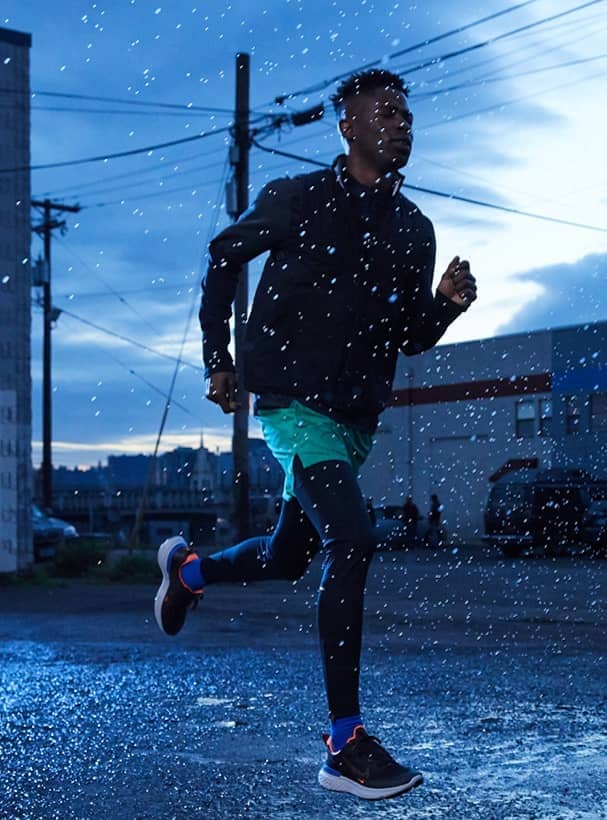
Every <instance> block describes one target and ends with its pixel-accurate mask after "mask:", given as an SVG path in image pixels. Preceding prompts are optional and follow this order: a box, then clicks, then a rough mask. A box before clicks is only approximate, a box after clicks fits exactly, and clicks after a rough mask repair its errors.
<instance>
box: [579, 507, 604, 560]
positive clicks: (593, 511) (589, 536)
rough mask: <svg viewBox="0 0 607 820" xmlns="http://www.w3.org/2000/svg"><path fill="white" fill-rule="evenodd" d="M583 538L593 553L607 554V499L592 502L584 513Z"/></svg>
mask: <svg viewBox="0 0 607 820" xmlns="http://www.w3.org/2000/svg"><path fill="white" fill-rule="evenodd" d="M582 537H583V540H584V543H585V544H587V545H588V546H589V547H590V548H591V549H592V550H593V551H595V552H599V553H602V554H606V553H607V499H604V498H603V499H597V500H596V501H592V502H591V504H590V506H589V507H588V509H587V510H586V512H585V513H584V519H583V522H582Z"/></svg>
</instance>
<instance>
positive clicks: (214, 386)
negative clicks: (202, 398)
mask: <svg viewBox="0 0 607 820" xmlns="http://www.w3.org/2000/svg"><path fill="white" fill-rule="evenodd" d="M206 392H207V399H209V401H212V402H214V403H215V404H218V405H219V406H220V407H221V409H222V410H223V412H224V413H234V412H235V411H236V410H238V408H239V407H240V404H239V403H238V402H237V401H236V374H235V373H232V371H228V372H225V373H213V375H212V376H211V378H210V379H207V391H206Z"/></svg>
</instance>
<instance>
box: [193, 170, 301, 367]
mask: <svg viewBox="0 0 607 820" xmlns="http://www.w3.org/2000/svg"><path fill="white" fill-rule="evenodd" d="M293 200H294V180H291V179H286V178H283V179H278V180H274V182H270V183H269V184H268V185H266V186H265V187H264V188H262V190H261V192H260V193H259V195H258V197H257V199H256V200H255V202H254V204H253V205H252V206H251V207H250V208H249V209H248V210H247V211H245V212H244V213H243V214H242V216H241V217H240V218H239V219H238V221H237V222H235V223H234V224H233V225H230V226H229V227H228V228H226V229H225V230H224V231H222V232H221V233H219V234H218V235H217V236H216V237H215V238H214V239H213V240H212V241H211V243H210V245H209V264H208V268H207V271H206V274H205V276H204V278H203V280H202V298H201V303H200V312H199V318H200V327H201V329H202V355H203V360H204V365H205V377H207V378H208V377H209V376H210V375H211V374H212V373H218V372H221V371H233V370H234V362H233V359H232V356H231V355H230V353H229V351H228V345H229V343H230V318H231V316H232V302H233V301H234V298H235V296H236V286H237V284H238V276H239V274H240V270H241V267H242V266H243V265H244V264H245V263H247V262H249V261H250V260H251V259H254V258H255V257H256V256H259V255H260V254H262V253H264V252H265V251H268V250H275V249H279V248H280V247H281V245H282V244H283V243H284V242H285V240H286V239H287V238H288V236H289V234H290V231H291V224H292V221H293V219H292V217H293Z"/></svg>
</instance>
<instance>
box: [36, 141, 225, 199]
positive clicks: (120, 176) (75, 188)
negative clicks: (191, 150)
mask: <svg viewBox="0 0 607 820" xmlns="http://www.w3.org/2000/svg"><path fill="white" fill-rule="evenodd" d="M224 152H225V146H222V147H221V148H217V149H215V150H213V151H207V152H206V153H205V154H204V156H205V157H212V156H214V155H215V154H223V153H224ZM200 157H201V153H200V151H197V152H196V153H195V154H188V156H187V157H179V158H177V159H172V160H170V162H168V163H167V162H165V160H164V158H162V161H161V162H160V163H158V165H156V166H154V167H153V168H139V169H138V170H136V171H123V172H121V173H119V174H112V175H111V176H108V177H103V178H101V177H99V178H97V179H94V180H89V181H88V182H83V183H82V184H78V185H71V186H70V187H69V188H59V190H55V191H53V195H54V196H55V195H57V194H60V195H61V196H67V195H70V194H71V192H72V191H74V194H73V195H74V196H75V195H76V194H77V193H80V192H81V191H82V190H83V189H84V188H92V187H96V186H97V185H103V184H105V183H107V182H112V181H113V180H116V179H128V178H129V177H134V176H143V175H147V174H157V173H158V172H159V171H160V172H162V171H164V170H166V168H167V165H172V166H176V165H179V164H180V163H184V162H191V161H192V160H196V159H200ZM50 195H51V194H50V192H46V193H44V194H41V195H40V196H39V197H37V198H38V199H40V198H42V197H44V196H50Z"/></svg>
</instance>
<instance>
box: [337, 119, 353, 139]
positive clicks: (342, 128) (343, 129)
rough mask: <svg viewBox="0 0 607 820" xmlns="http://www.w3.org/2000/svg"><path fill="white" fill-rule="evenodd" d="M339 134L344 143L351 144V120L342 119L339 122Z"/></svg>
mask: <svg viewBox="0 0 607 820" xmlns="http://www.w3.org/2000/svg"><path fill="white" fill-rule="evenodd" d="M339 132H340V134H341V135H342V137H343V138H344V139H345V140H346V142H352V139H353V136H354V135H353V134H352V120H348V119H345V118H344V119H343V120H340V121H339Z"/></svg>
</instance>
